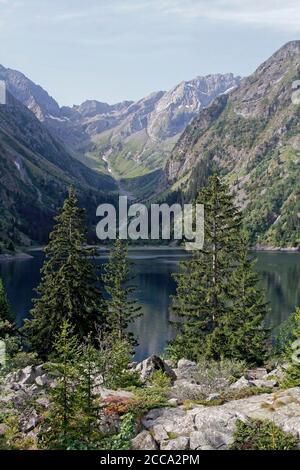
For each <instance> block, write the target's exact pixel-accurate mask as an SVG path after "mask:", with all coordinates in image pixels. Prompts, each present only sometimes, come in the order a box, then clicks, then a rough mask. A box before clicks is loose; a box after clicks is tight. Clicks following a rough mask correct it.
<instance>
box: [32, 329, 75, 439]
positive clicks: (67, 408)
mask: <svg viewBox="0 0 300 470" xmlns="http://www.w3.org/2000/svg"><path fill="white" fill-rule="evenodd" d="M53 348H54V359H55V362H54V363H51V364H50V366H49V369H50V373H53V375H55V376H57V377H58V378H57V384H56V386H55V387H54V388H52V389H51V393H50V399H51V407H50V411H49V413H48V416H47V418H46V421H45V423H44V426H43V429H42V432H41V434H40V442H41V443H42V445H43V446H46V447H47V448H48V447H50V448H67V447H68V446H69V445H70V442H71V441H73V440H75V439H76V430H77V428H78V420H77V417H78V415H79V413H80V389H79V387H78V383H79V371H78V363H79V361H80V357H81V353H82V352H81V348H80V347H79V343H78V338H77V336H76V335H75V334H74V329H73V327H72V326H71V324H70V322H69V321H67V320H64V321H63V323H62V326H61V328H60V331H59V334H58V335H57V336H56V339H55V341H54V343H53Z"/></svg>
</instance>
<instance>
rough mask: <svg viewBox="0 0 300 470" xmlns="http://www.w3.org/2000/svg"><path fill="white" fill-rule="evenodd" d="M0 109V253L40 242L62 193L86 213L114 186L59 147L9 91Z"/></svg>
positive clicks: (47, 230)
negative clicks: (74, 194)
mask: <svg viewBox="0 0 300 470" xmlns="http://www.w3.org/2000/svg"><path fill="white" fill-rule="evenodd" d="M7 98H8V99H7V104H5V105H0V181H1V185H0V213H1V221H0V240H1V244H0V252H1V251H2V250H5V249H11V248H12V246H13V244H16V245H28V244H30V243H31V241H32V240H34V241H36V242H39V243H41V242H44V241H45V240H46V239H47V236H48V232H49V229H50V227H51V225H52V222H53V216H54V214H55V211H56V210H57V207H58V206H59V205H61V204H62V201H63V199H64V198H65V196H66V192H67V188H68V186H70V185H74V186H75V187H76V189H77V190H78V195H79V199H80V201H81V202H82V204H84V206H85V207H86V208H87V210H88V212H90V214H92V213H95V207H96V206H97V205H98V204H99V201H101V200H103V198H104V199H106V198H107V196H106V195H104V194H103V193H102V191H106V192H107V191H112V190H114V189H116V188H115V183H114V181H113V180H112V178H110V177H108V176H101V175H98V174H96V173H95V172H92V171H91V170H90V169H88V168H87V167H86V166H84V165H82V164H81V163H80V162H78V161H76V160H74V159H73V158H72V156H71V155H70V154H69V153H68V152H67V150H66V149H65V147H64V146H63V145H62V143H61V142H59V141H57V140H56V139H55V138H54V137H53V136H52V135H51V133H50V132H49V131H48V130H47V128H46V127H45V126H44V125H43V124H42V123H41V122H40V121H39V120H38V119H37V118H36V117H35V116H34V114H33V113H32V112H31V111H29V109H27V108H26V107H25V106H24V105H23V104H21V103H20V102H19V101H18V100H16V99H15V98H14V97H13V96H12V95H11V94H10V93H9V92H8V96H7Z"/></svg>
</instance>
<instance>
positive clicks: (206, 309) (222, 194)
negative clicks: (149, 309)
mask: <svg viewBox="0 0 300 470" xmlns="http://www.w3.org/2000/svg"><path fill="white" fill-rule="evenodd" d="M196 203H198V204H204V211H205V214H204V218H205V221H204V247H203V250H201V251H200V252H195V253H194V254H193V256H192V258H191V259H190V260H188V261H186V262H183V263H181V266H180V271H179V273H177V274H176V275H175V280H176V282H177V290H176V295H175V296H174V297H173V303H172V311H173V312H174V314H175V315H176V317H177V321H176V322H175V324H176V326H177V330H178V332H179V334H178V336H177V338H176V339H175V341H173V343H171V349H172V350H173V351H174V352H175V354H176V355H181V356H183V357H186V356H188V357H189V358H191V359H197V357H199V356H205V357H212V358H214V359H219V358H220V357H221V356H222V355H223V354H224V352H225V350H226V344H222V342H221V344H218V345H216V344H214V343H212V342H211V341H210V336H211V335H212V334H213V333H215V331H216V330H217V329H218V328H219V327H220V325H221V319H222V318H223V317H224V315H225V314H226V313H227V312H228V309H229V306H228V290H229V287H230V277H231V273H232V269H233V266H234V265H235V264H236V263H237V259H238V254H239V233H240V227H241V216H240V214H239V212H238V211H237V209H236V208H235V206H234V202H233V197H232V195H231V194H230V192H229V189H228V187H227V185H225V184H224V183H222V182H221V179H220V177H219V176H217V175H213V176H211V177H210V179H209V181H208V185H207V186H206V187H205V188H203V189H202V190H201V191H200V193H199V195H198V197H197V199H196Z"/></svg>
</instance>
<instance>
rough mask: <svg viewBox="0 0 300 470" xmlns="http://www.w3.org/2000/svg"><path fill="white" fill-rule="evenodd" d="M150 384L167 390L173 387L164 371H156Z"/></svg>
mask: <svg viewBox="0 0 300 470" xmlns="http://www.w3.org/2000/svg"><path fill="white" fill-rule="evenodd" d="M150 384H151V385H152V386H153V387H156V388H162V389H166V388H169V387H171V385H172V384H171V379H170V377H169V376H168V375H167V374H166V373H165V372H163V371H162V370H155V371H154V372H153V374H152V377H151V380H150Z"/></svg>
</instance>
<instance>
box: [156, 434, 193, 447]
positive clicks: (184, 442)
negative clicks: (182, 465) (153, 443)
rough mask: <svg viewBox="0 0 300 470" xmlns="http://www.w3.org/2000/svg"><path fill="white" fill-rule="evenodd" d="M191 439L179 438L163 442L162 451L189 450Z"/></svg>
mask: <svg viewBox="0 0 300 470" xmlns="http://www.w3.org/2000/svg"><path fill="white" fill-rule="evenodd" d="M189 443H190V439H189V438H188V437H185V436H179V437H176V438H175V439H170V440H169V441H165V442H162V443H161V445H160V450H187V449H189Z"/></svg>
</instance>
